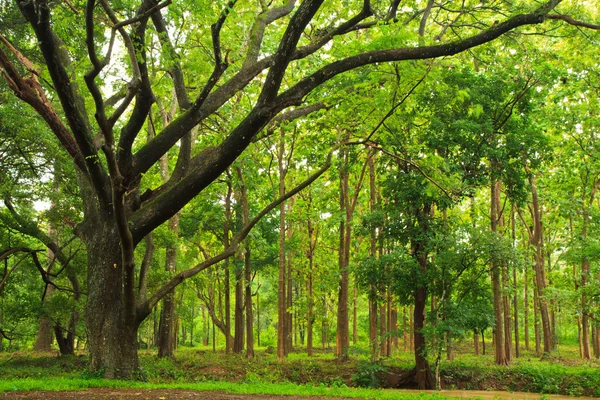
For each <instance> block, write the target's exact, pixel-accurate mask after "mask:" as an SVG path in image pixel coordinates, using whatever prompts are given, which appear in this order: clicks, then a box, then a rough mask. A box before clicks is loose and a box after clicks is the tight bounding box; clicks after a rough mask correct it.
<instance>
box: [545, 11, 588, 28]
mask: <svg viewBox="0 0 600 400" xmlns="http://www.w3.org/2000/svg"><path fill="white" fill-rule="evenodd" d="M546 19H553V20H557V21H564V22H566V23H567V24H569V25H573V26H579V27H582V28H588V29H593V30H596V31H598V30H600V25H596V24H590V23H589V22H584V21H578V20H576V19H574V18H572V17H569V16H568V15H564V14H548V15H546Z"/></svg>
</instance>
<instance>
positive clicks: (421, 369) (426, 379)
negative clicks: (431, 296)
mask: <svg viewBox="0 0 600 400" xmlns="http://www.w3.org/2000/svg"><path fill="white" fill-rule="evenodd" d="M426 303H427V291H426V289H425V288H423V287H421V288H418V289H417V290H416V291H415V313H414V321H415V333H414V337H415V364H416V381H417V386H418V389H420V390H428V389H433V388H434V387H435V382H434V379H433V375H432V374H431V369H430V367H429V362H428V361H427V353H426V342H425V335H424V333H423V328H424V327H425V308H426Z"/></svg>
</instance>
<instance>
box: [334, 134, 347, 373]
mask: <svg viewBox="0 0 600 400" xmlns="http://www.w3.org/2000/svg"><path fill="white" fill-rule="evenodd" d="M344 138H347V134H345V135H344ZM348 151H349V150H348V147H347V146H346V147H344V148H343V149H342V150H341V157H342V159H343V163H342V165H341V166H340V172H339V174H340V195H339V204H340V212H341V214H342V217H341V219H340V224H339V237H340V241H339V248H338V268H339V274H340V280H339V289H338V308H337V331H336V347H335V355H336V357H337V359H338V360H339V361H347V360H348V348H349V347H350V337H349V336H350V335H349V321H348V295H349V293H348V292H349V290H348V289H349V276H350V272H349V271H348V259H347V257H348V255H349V245H350V238H349V235H350V220H349V218H348V215H349V212H350V210H349V193H348V179H349V173H348V167H349V164H348Z"/></svg>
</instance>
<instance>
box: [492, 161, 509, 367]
mask: <svg viewBox="0 0 600 400" xmlns="http://www.w3.org/2000/svg"><path fill="white" fill-rule="evenodd" d="M493 169H496V168H493ZM490 197H491V208H490V209H491V222H492V232H497V231H498V229H497V226H498V219H499V218H498V210H499V208H500V182H499V181H497V180H496V179H492V183H491V196H490ZM491 269H492V271H491V276H492V295H493V302H494V344H495V346H496V365H507V364H508V361H507V359H506V350H505V342H504V337H503V336H504V335H503V334H504V327H503V321H504V319H503V316H502V309H503V303H502V286H501V284H500V275H501V271H502V265H501V264H499V263H497V262H495V263H492V264H491Z"/></svg>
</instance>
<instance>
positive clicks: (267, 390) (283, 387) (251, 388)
mask: <svg viewBox="0 0 600 400" xmlns="http://www.w3.org/2000/svg"><path fill="white" fill-rule="evenodd" d="M90 388H111V389H120V388H130V389H182V390H198V391H208V392H216V391H218V392H226V393H232V394H262V395H295V396H319V397H326V396H329V397H350V398H358V399H374V400H388V399H390V400H391V399H398V400H404V399H423V400H438V399H447V398H448V397H446V396H442V395H440V394H437V393H400V392H398V391H391V390H377V389H359V388H348V387H327V386H324V385H323V386H312V385H295V384H292V383H260V384H250V383H242V384H234V383H231V382H201V383H171V384H164V383H163V384H156V383H144V382H134V381H119V380H105V379H69V378H53V379H34V378H28V379H11V380H7V381H0V393H1V392H10V391H17V390H19V391H20V390H50V391H66V390H84V389H90Z"/></svg>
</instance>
